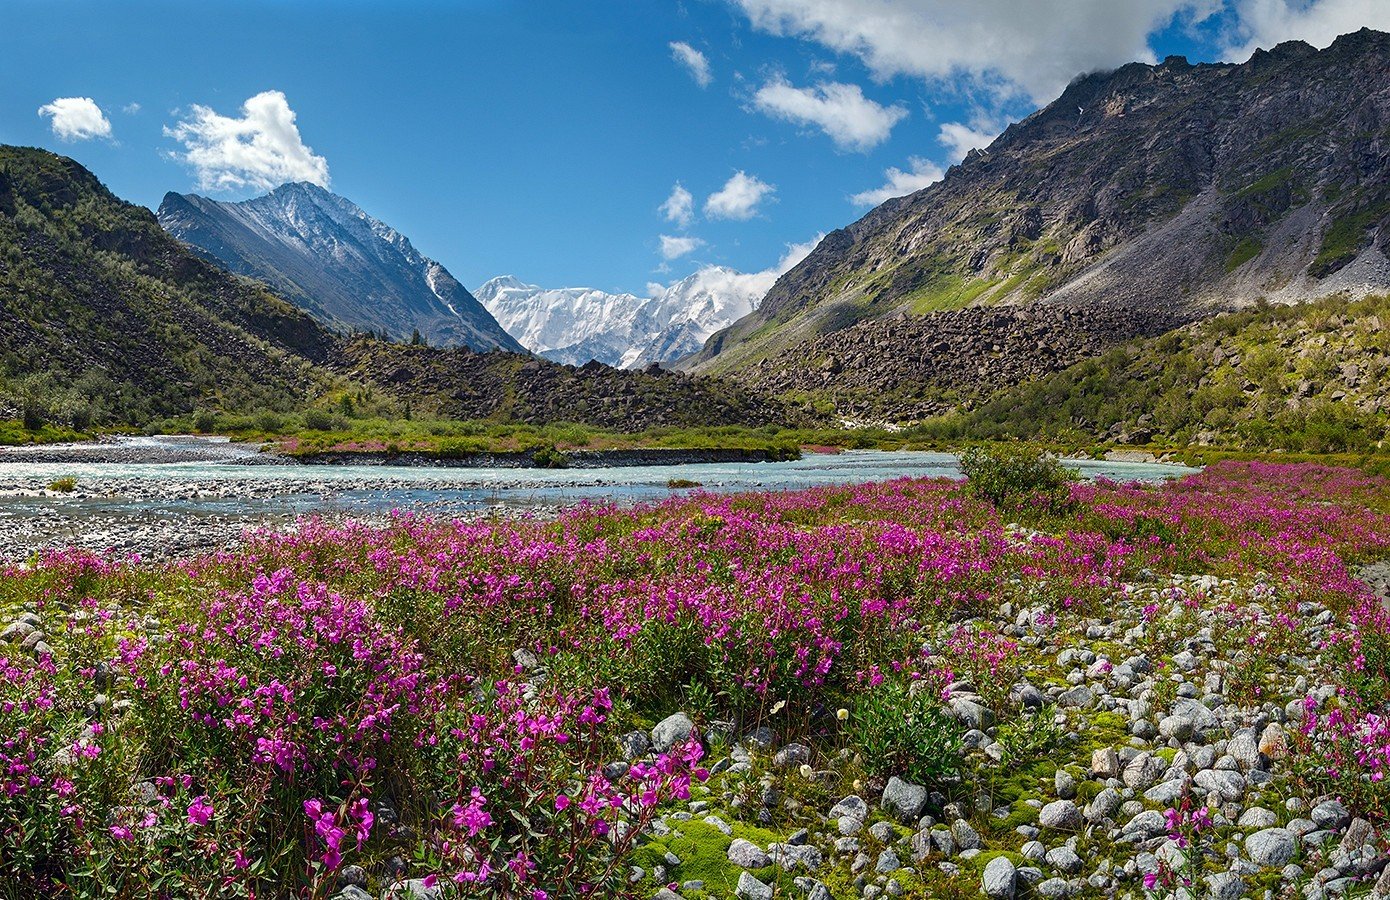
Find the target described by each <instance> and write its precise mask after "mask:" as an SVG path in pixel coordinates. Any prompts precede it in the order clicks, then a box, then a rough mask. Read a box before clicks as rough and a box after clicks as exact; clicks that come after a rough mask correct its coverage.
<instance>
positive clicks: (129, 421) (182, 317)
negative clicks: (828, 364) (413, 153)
mask: <svg viewBox="0 0 1390 900" xmlns="http://www.w3.org/2000/svg"><path fill="white" fill-rule="evenodd" d="M364 405H370V406H371V407H372V408H373V409H374V410H377V411H379V412H380V414H382V415H384V416H386V417H392V416H395V417H409V415H411V414H412V411H413V413H414V414H418V415H421V416H430V415H437V416H447V417H454V418H460V419H463V418H480V419H489V420H491V421H494V422H499V423H501V422H535V423H539V422H557V421H565V422H574V423H578V424H585V425H593V426H597V427H601V428H606V429H610V430H617V431H634V432H635V431H642V430H644V429H646V428H651V427H658V426H671V427H688V426H697V425H699V426H703V425H710V424H749V425H769V424H779V423H783V424H785V423H787V422H788V421H791V420H792V419H793V418H797V416H795V415H793V414H792V413H791V412H790V411H789V410H788V409H787V408H786V407H785V405H783V404H780V403H778V402H776V401H772V400H769V399H767V398H764V397H761V396H757V395H754V394H752V393H751V392H749V391H746V390H743V389H740V388H739V387H737V386H736V385H731V384H728V383H726V382H722V381H719V380H715V379H708V378H698V377H690V376H686V375H682V374H676V373H668V372H626V371H619V370H615V369H611V368H609V367H607V366H603V365H599V364H591V365H590V366H586V367H583V368H576V367H573V366H563V365H559V364H557V363H553V362H550V361H547V360H542V359H537V358H535V357H533V356H531V355H530V354H525V353H511V352H498V351H489V352H475V351H473V350H471V349H469V348H468V347H467V346H466V345H465V346H458V347H453V348H438V347H432V346H426V345H417V346H412V345H410V344H405V343H398V342H391V341H388V340H383V339H380V338H379V337H375V336H371V335H365V334H358V335H353V336H350V337H343V336H341V335H338V334H335V333H334V332H333V331H331V330H330V329H329V328H327V327H326V326H324V325H322V324H320V323H319V322H317V321H316V320H315V319H314V318H313V317H312V316H310V315H309V314H308V313H307V312H305V311H303V310H301V309H299V308H298V307H297V306H295V305H294V304H291V303H290V302H288V301H286V300H284V299H281V298H280V297H278V296H276V295H275V294H273V293H272V292H271V291H270V290H269V289H268V288H267V287H266V286H265V285H264V284H263V283H261V282H259V281H256V280H252V279H248V278H243V277H239V276H237V275H235V274H233V273H231V272H229V271H228V270H226V269H225V268H223V267H221V266H219V265H216V264H214V263H212V262H210V261H208V260H207V259H205V258H203V257H202V256H199V255H197V254H195V253H193V251H192V250H191V249H190V248H189V247H188V245H186V244H184V243H183V242H181V241H179V240H178V239H176V238H175V237H173V236H172V235H171V234H169V233H168V232H167V231H165V230H164V229H163V228H162V227H161V226H160V224H159V222H158V221H157V220H156V218H155V216H154V215H153V214H152V213H151V212H150V211H149V210H148V209H145V208H144V207H141V206H136V205H134V204H131V203H129V202H126V201H124V200H121V199H120V198H119V197H116V196H115V195H114V194H113V193H111V191H110V190H108V189H107V188H106V187H105V186H104V185H103V184H102V183H101V182H100V181H99V180H98V179H97V177H96V176H95V175H93V174H92V173H91V172H90V171H88V170H87V169H85V168H84V167H83V166H81V165H80V164H79V163H77V162H75V161H74V160H72V159H69V158H66V157H62V156H59V155H57V154H54V153H51V152H49V151H47V150H43V149H39V148H24V147H10V146H3V145H0V418H6V417H9V416H15V417H19V416H20V415H22V416H23V417H24V418H25V419H26V420H27V419H29V418H30V416H29V413H30V408H31V407H32V409H33V412H34V413H35V418H36V419H41V420H45V421H47V420H52V421H62V422H64V423H65V424H66V423H72V424H76V423H77V422H78V419H79V418H80V419H81V422H82V426H83V427H84V428H85V427H86V426H87V425H94V426H98V427H101V426H112V425H122V426H132V425H134V426H144V425H148V424H150V423H153V422H158V421H161V420H163V419H167V418H171V417H177V416H183V415H187V414H189V413H193V412H195V411H205V410H206V411H210V410H223V411H226V412H238V413H259V412H290V411H299V410H306V409H311V408H315V409H321V410H330V409H331V410H334V411H339V410H342V409H346V408H348V407H349V406H356V407H357V408H358V410H359V411H360V410H361V409H362V408H363V406H364Z"/></svg>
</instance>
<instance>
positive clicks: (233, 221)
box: [158, 184, 523, 352]
mask: <svg viewBox="0 0 1390 900" xmlns="http://www.w3.org/2000/svg"><path fill="white" fill-rule="evenodd" d="M158 215H159V222H160V224H161V225H163V226H164V228H165V229H166V230H167V231H168V232H169V233H170V234H172V235H174V236H175V237H177V238H178V239H179V240H181V241H183V242H185V243H186V244H188V245H189V246H190V247H192V248H193V249H194V250H195V252H197V253H198V254H199V255H200V256H203V257H205V258H207V259H210V260H212V261H214V262H216V263H218V264H219V265H222V266H225V267H226V268H228V269H230V270H231V271H233V272H235V273H237V274H238V275H246V276H248V277H251V278H257V279H259V280H261V281H264V282H265V283H266V284H267V285H269V286H270V288H271V289H272V290H274V291H275V292H276V293H277V294H279V295H280V296H282V297H284V298H285V299H287V300H290V301H292V302H293V303H294V304H295V305H296V306H299V307H300V308H301V309H304V310H305V311H307V312H309V313H310V314H311V315H313V316H314V317H315V318H317V319H319V321H321V322H324V323H325V324H327V325H330V326H332V327H335V328H340V329H345V330H346V329H356V330H365V331H374V332H379V331H385V332H386V334H387V335H389V336H390V337H392V338H394V339H396V340H408V339H410V337H411V335H412V333H413V332H414V331H416V330H418V331H419V332H420V334H421V336H422V337H423V338H424V339H425V340H426V341H427V342H429V343H431V344H436V345H441V346H457V345H464V346H468V347H472V348H473V349H474V350H491V349H494V348H500V349H503V350H511V351H514V352H523V351H522V347H521V345H520V344H518V343H517V342H516V341H515V340H514V339H513V338H512V337H511V335H509V334H507V332H506V331H504V330H503V329H502V326H501V325H498V324H497V321H496V320H495V319H493V317H492V314H491V313H489V312H488V311H487V310H486V309H484V308H483V306H482V304H481V303H479V302H478V301H477V299H476V298H474V296H473V295H472V294H470V293H469V292H468V290H467V289H466V288H464V286H463V285H461V284H459V283H458V281H457V280H456V279H455V278H454V276H453V275H451V274H449V271H448V270H447V269H445V268H444V267H443V266H442V265H440V264H439V263H437V262H435V261H434V260H432V259H429V258H427V257H425V256H423V255H422V254H421V253H420V252H419V251H418V250H416V249H415V247H414V246H412V245H411V243H410V241H409V240H407V239H406V237H405V236H404V235H402V234H400V233H399V232H397V231H395V230H394V229H392V228H391V227H389V226H388V225H386V224H385V223H384V222H381V221H378V220H377V219H374V218H372V217H371V216H370V215H368V214H367V213H365V212H363V211H362V210H361V209H359V208H358V207H357V206H356V205H355V204H353V203H352V202H350V201H349V200H347V199H345V198H343V197H339V196H338V195H337V194H333V193H330V192H329V191H326V190H324V189H323V188H321V187H317V186H315V185H312V184H286V185H281V186H280V187H278V188H276V189H275V190H273V191H271V192H270V193H269V194H267V195H265V196H264V197H257V198H255V199H253V200H246V201H243V202H241V203H222V202H219V201H216V200H210V199H208V198H207V197H199V196H197V195H196V194H174V193H170V194H166V195H165V197H164V202H163V203H161V204H160V206H159V213H158Z"/></svg>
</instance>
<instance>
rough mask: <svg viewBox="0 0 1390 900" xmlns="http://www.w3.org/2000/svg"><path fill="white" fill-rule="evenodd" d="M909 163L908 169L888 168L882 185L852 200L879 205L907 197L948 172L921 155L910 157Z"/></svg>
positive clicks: (858, 203)
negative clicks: (896, 198) (893, 199)
mask: <svg viewBox="0 0 1390 900" xmlns="http://www.w3.org/2000/svg"><path fill="white" fill-rule="evenodd" d="M907 164H908V166H909V168H908V169H907V171H903V170H902V169H899V168H897V167H896V166H894V167H892V168H889V169H887V170H886V171H885V172H884V173H883V175H884V177H885V178H886V179H887V181H886V182H885V183H884V185H883V186H882V187H876V188H873V189H872V190H868V191H861V192H860V193H858V194H855V195H854V196H853V197H851V198H850V200H851V201H852V202H853V203H855V204H856V205H858V206H878V205H879V204H880V203H882V202H883V201H884V200H888V199H891V198H893V197H906V196H907V195H908V194H911V193H913V192H914V191H920V190H921V189H922V188H924V187H926V186H927V185H929V184H935V183H936V182H938V181H940V180H941V179H942V177H944V176H945V174H946V173H945V172H943V171H941V167H940V166H938V165H937V164H936V163H934V162H932V161H930V160H926V159H922V158H921V157H920V156H913V157H910V158H909V159H908V161H907Z"/></svg>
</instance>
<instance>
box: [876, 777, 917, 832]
mask: <svg viewBox="0 0 1390 900" xmlns="http://www.w3.org/2000/svg"><path fill="white" fill-rule="evenodd" d="M879 805H880V806H881V807H882V808H883V811H884V812H886V813H888V814H889V815H892V816H893V817H894V818H896V819H897V820H898V821H899V822H902V823H903V824H904V825H912V824H915V823H916V822H917V820H918V819H919V818H921V816H922V810H923V808H925V807H926V805H927V789H926V788H924V787H922V786H921V785H916V784H913V783H912V782H910V781H903V780H902V779H901V778H898V777H897V776H896V775H895V776H893V777H892V778H890V779H888V784H887V786H886V787H884V789H883V800H882V801H881V802H880V804H879Z"/></svg>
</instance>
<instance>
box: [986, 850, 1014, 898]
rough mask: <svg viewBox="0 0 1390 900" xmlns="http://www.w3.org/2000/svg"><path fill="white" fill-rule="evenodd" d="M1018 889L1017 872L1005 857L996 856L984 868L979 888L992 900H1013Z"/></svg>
mask: <svg viewBox="0 0 1390 900" xmlns="http://www.w3.org/2000/svg"><path fill="white" fill-rule="evenodd" d="M1017 887H1018V872H1017V870H1015V869H1014V864H1013V863H1011V862H1009V859H1008V857H1006V856H996V857H995V858H994V859H991V860H990V861H989V864H988V865H986V866H985V871H984V875H983V876H982V877H981V879H980V888H981V889H982V890H983V891H984V894H985V896H986V897H991V898H993V900H1013V896H1014V891H1015V890H1017Z"/></svg>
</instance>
